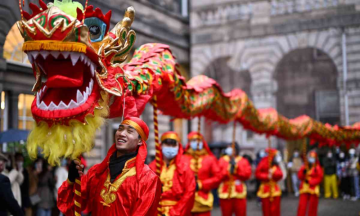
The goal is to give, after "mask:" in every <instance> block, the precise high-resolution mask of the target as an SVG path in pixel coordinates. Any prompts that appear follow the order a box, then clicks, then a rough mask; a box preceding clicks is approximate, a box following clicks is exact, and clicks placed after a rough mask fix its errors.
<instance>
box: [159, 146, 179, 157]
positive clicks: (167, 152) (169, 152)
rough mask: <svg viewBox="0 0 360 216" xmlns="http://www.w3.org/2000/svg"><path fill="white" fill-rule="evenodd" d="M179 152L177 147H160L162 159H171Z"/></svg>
mask: <svg viewBox="0 0 360 216" xmlns="http://www.w3.org/2000/svg"><path fill="white" fill-rule="evenodd" d="M178 152H179V146H177V147H168V146H163V147H162V153H163V155H164V157H166V158H167V159H173V158H174V157H175V156H176V155H177V154H178Z"/></svg>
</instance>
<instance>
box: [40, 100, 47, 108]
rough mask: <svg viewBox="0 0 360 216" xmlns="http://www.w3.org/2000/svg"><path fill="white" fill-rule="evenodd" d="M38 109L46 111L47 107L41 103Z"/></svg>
mask: <svg viewBox="0 0 360 216" xmlns="http://www.w3.org/2000/svg"><path fill="white" fill-rule="evenodd" d="M39 109H41V110H48V107H47V106H46V104H45V103H44V101H43V102H41V104H40V106H39Z"/></svg>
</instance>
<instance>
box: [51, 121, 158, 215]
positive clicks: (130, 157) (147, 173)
mask: <svg viewBox="0 0 360 216" xmlns="http://www.w3.org/2000/svg"><path fill="white" fill-rule="evenodd" d="M148 135H149V128H148V127H147V125H146V124H145V122H143V121H142V120H141V119H139V118H135V117H129V118H126V119H125V120H124V121H123V122H122V123H121V124H120V126H119V129H118V130H117V131H116V134H115V144H114V145H113V146H112V147H111V148H110V149H109V151H108V154H107V156H106V158H105V159H104V160H103V162H102V163H100V164H96V165H94V166H93V167H91V168H90V170H89V171H88V173H87V174H86V175H84V173H83V165H81V164H80V163H79V162H76V168H75V165H74V164H72V165H71V166H70V168H69V176H68V181H65V182H64V183H63V184H62V186H61V187H60V188H59V191H58V202H57V205H58V208H59V209H60V211H61V212H63V213H64V214H65V215H68V216H70V215H71V216H73V215H74V208H75V205H76V206H77V207H80V208H81V209H82V210H83V211H85V212H91V213H92V215H95V216H97V215H109V216H112V215H113V216H117V215H136V216H138V215H156V214H157V206H158V203H159V200H160V195H161V182H160V180H159V178H158V177H157V176H156V174H155V173H154V172H153V171H152V170H151V169H150V168H149V167H148V166H147V165H145V164H144V163H145V159H146V155H147V150H146V140H147V138H148ZM78 176H80V178H81V200H82V202H81V203H79V202H74V196H75V193H76V194H79V191H76V190H75V184H78V182H75V183H74V181H75V179H76V177H78Z"/></svg>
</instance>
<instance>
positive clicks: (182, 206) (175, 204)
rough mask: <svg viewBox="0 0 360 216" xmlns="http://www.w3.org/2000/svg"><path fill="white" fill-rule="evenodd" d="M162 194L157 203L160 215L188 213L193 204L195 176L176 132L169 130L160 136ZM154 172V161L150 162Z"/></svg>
mask: <svg viewBox="0 0 360 216" xmlns="http://www.w3.org/2000/svg"><path fill="white" fill-rule="evenodd" d="M160 154H161V155H160V158H161V174H160V180H161V183H162V195H161V201H160V205H159V209H160V210H161V213H162V215H165V216H184V215H189V214H190V212H191V209H192V207H193V205H194V198H195V185H196V184H195V177H194V173H193V171H192V170H191V169H190V167H189V164H187V161H185V160H184V159H183V148H182V145H181V143H180V139H179V136H178V135H177V133H175V132H172V131H169V132H166V133H164V134H163V135H162V136H161V153H160ZM149 166H150V168H151V169H152V170H153V171H154V172H156V161H155V160H154V161H153V162H151V163H150V165H149Z"/></svg>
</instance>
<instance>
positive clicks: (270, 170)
mask: <svg viewBox="0 0 360 216" xmlns="http://www.w3.org/2000/svg"><path fill="white" fill-rule="evenodd" d="M272 175H273V171H272V169H269V180H271V179H272Z"/></svg>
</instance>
